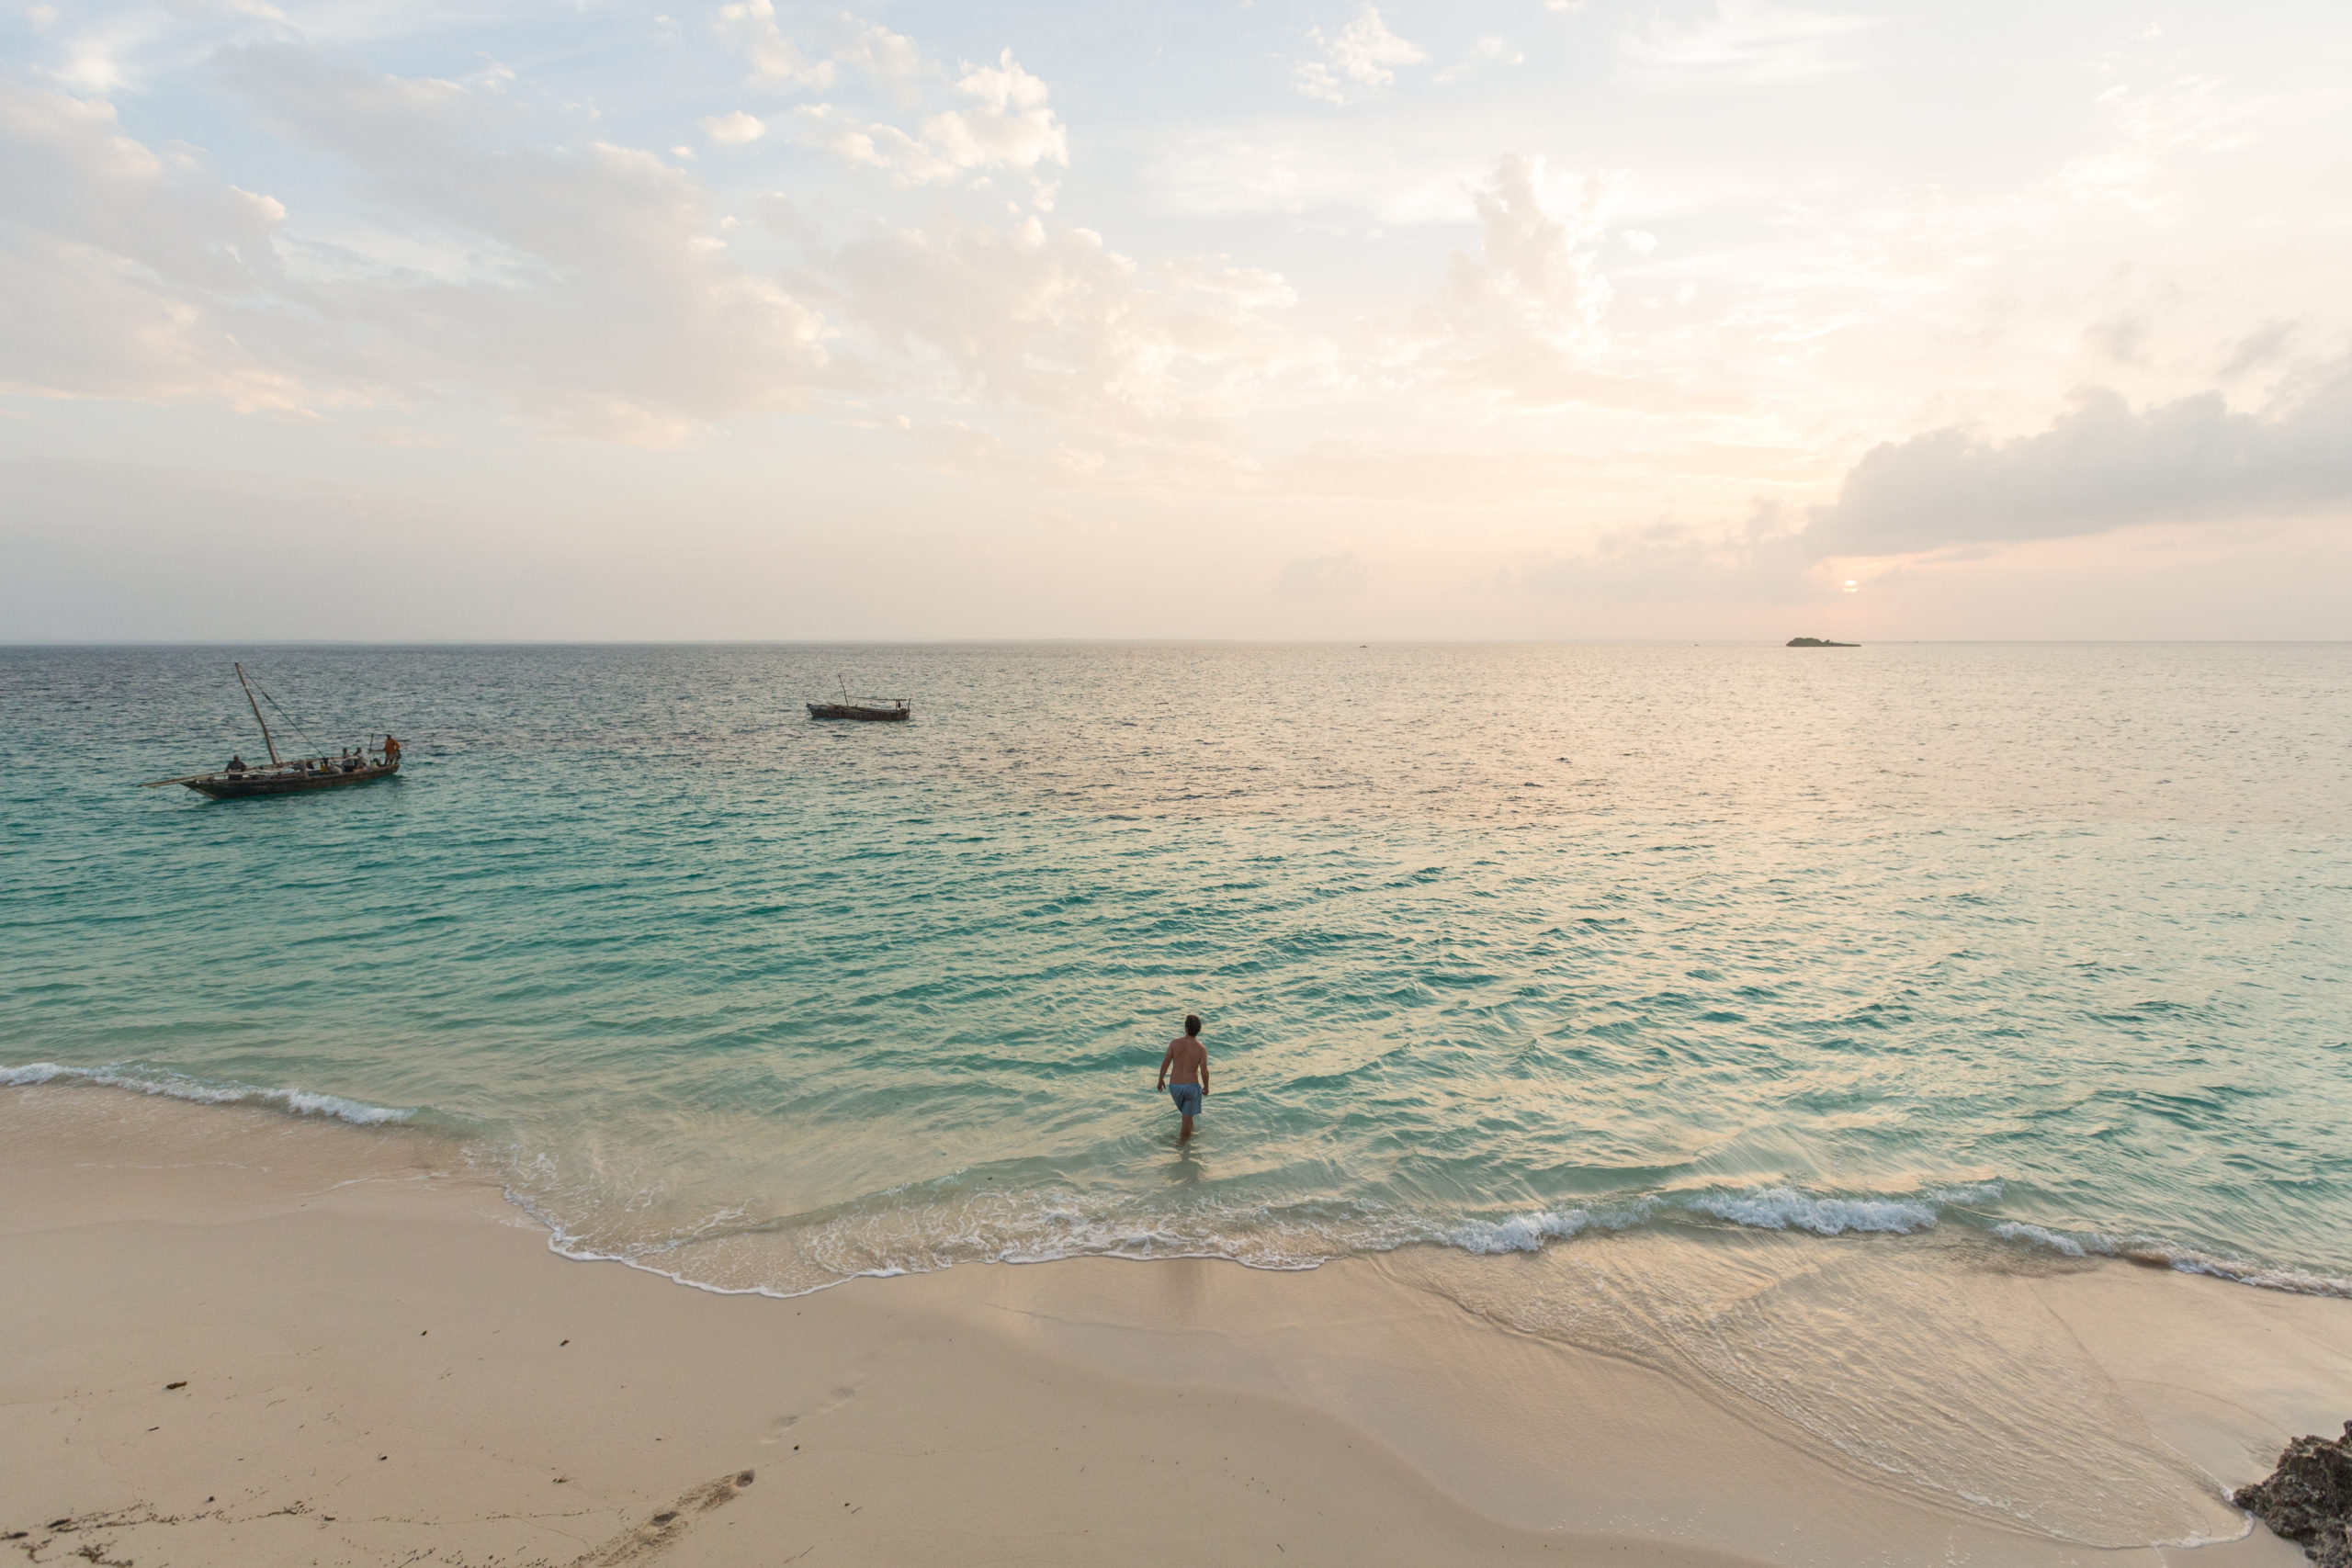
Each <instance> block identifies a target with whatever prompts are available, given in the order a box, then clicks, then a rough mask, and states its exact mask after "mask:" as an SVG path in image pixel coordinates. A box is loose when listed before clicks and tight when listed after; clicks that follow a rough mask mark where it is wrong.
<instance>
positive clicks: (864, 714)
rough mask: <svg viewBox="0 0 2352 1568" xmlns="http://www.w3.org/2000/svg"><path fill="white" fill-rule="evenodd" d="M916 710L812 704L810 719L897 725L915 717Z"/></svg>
mask: <svg viewBox="0 0 2352 1568" xmlns="http://www.w3.org/2000/svg"><path fill="white" fill-rule="evenodd" d="M914 711H915V710H914V709H912V708H910V707H906V708H869V707H861V706H859V705H857V704H855V703H810V704H809V717H810V718H854V719H858V720H861V721H862V722H864V723H866V724H896V723H899V722H900V721H901V720H904V719H909V718H911V717H913V716H914Z"/></svg>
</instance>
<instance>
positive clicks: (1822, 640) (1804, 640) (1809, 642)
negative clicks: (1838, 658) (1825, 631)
mask: <svg viewBox="0 0 2352 1568" xmlns="http://www.w3.org/2000/svg"><path fill="white" fill-rule="evenodd" d="M1861 646H1862V645H1861V644H1860V643H1859V642H1831V641H1830V640H1829V639H1828V638H1826V637H1791V638H1789V640H1788V641H1786V642H1784V643H1782V644H1781V647H1782V648H1860V647H1861Z"/></svg>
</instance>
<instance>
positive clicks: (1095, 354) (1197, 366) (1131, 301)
mask: <svg viewBox="0 0 2352 1568" xmlns="http://www.w3.org/2000/svg"><path fill="white" fill-rule="evenodd" d="M831 272H832V273H833V275H834V276H836V277H837V278H838V279H839V280H840V287H841V288H842V295H841V299H842V305H843V308H844V309H845V310H846V311H847V312H848V313H849V315H850V316H851V317H852V318H853V319H854V320H855V321H858V322H859V323H860V324H862V325H864V326H865V328H866V329H867V330H868V331H869V332H870V333H873V334H874V336H875V337H876V339H877V340H878V341H880V342H881V343H883V344H888V345H892V346H895V347H899V348H900V349H903V350H905V351H908V352H910V353H914V354H921V355H928V356H930V358H931V359H932V361H933V363H934V364H936V365H937V366H938V367H940V372H941V375H942V378H943V379H944V383H945V384H946V386H947V387H948V388H949V389H955V390H959V391H963V392H967V393H970V394H974V395H977V396H978V397H980V398H982V399H984V400H988V401H991V402H998V403H1003V404H1008V405H1012V406H1014V407H1017V408H1021V409H1024V410H1027V411H1030V412H1037V413H1043V414H1046V415H1048V416H1050V417H1052V418H1054V419H1055V420H1057V422H1059V423H1062V424H1063V425H1064V426H1065V427H1067V428H1069V429H1071V430H1075V431H1084V432H1091V433H1093V434H1096V435H1099V436H1103V437H1118V438H1121V439H1133V438H1141V437H1147V436H1148V438H1150V439H1152V440H1175V441H1180V442H1181V441H1187V440H1192V441H1199V440H1206V439H1210V438H1212V437H1213V436H1215V435H1217V434H1221V429H1222V425H1223V423H1224V422H1226V421H1228V420H1230V419H1231V418H1233V417H1235V416H1236V415H1238V414H1239V413H1241V412H1245V411H1246V410H1247V409H1248V407H1249V406H1250V402H1251V401H1252V400H1253V398H1254V396H1255V395H1256V391H1257V389H1258V388H1259V387H1260V386H1261V385H1262V383H1263V381H1264V379H1265V378H1267V377H1268V376H1270V375H1271V374H1272V373H1273V372H1274V371H1275V370H1276V369H1278V368H1280V367H1281V366H1282V365H1283V363H1284V360H1283V334H1282V333H1281V331H1280V329H1279V328H1278V327H1277V325H1276V324H1275V323H1274V321H1272V319H1271V318H1270V317H1269V316H1268V315H1267V312H1268V311H1271V310H1284V309H1287V308H1288V307H1289V305H1290V304H1291V303H1292V302H1293V295H1292V293H1291V290H1290V287H1289V285H1288V284H1287V283H1285V282H1284V281H1283V278H1282V277H1281V276H1279V275H1276V274H1272V273H1267V272H1261V271H1257V270H1252V269H1246V268H1234V267H1228V266H1223V265H1213V264H1210V263H1205V262H1178V263H1169V264H1163V265H1159V266H1154V267H1146V266H1142V265H1138V264H1137V263H1136V262H1135V261H1134V260H1132V259H1131V258H1129V257H1127V256H1125V255H1122V254H1119V253H1117V252H1115V251H1114V250H1112V249H1110V248H1109V247H1108V246H1107V245H1105V244H1104V243H1103V237H1102V236H1101V235H1100V234H1097V233H1095V232H1094V231H1091V230H1088V229H1080V228H1051V227H1048V225H1047V224H1046V222H1045V220H1042V219H1039V218H1037V217H1034V216H1033V217H1030V218H1028V219H1025V220H1023V221H1022V222H1020V223H1017V224H1014V225H1012V226H1011V227H1009V228H996V227H991V226H989V225H987V224H977V223H970V222H967V221H965V220H961V219H959V218H956V217H953V216H950V215H940V216H935V217H934V218H933V219H932V220H930V221H929V222H927V223H925V224H923V225H922V226H920V227H910V228H891V227H883V226H876V228H875V229H873V230H872V231H869V232H868V233H866V234H865V235H864V236H863V237H861V238H859V239H858V240H856V241H854V242H853V243H850V244H849V245H847V246H846V247H844V248H843V249H842V252H841V253H840V254H838V255H837V256H835V257H834V258H833V260H832V264H831Z"/></svg>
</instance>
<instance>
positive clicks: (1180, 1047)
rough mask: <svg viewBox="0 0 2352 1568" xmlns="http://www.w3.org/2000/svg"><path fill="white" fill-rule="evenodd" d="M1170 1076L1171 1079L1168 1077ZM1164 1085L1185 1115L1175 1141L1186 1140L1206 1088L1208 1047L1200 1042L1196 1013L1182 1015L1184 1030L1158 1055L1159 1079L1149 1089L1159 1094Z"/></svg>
mask: <svg viewBox="0 0 2352 1568" xmlns="http://www.w3.org/2000/svg"><path fill="white" fill-rule="evenodd" d="M1171 1077H1172V1078H1173V1079H1174V1080H1175V1081H1174V1082H1173V1083H1171V1082H1170V1081H1169V1080H1170V1078H1171ZM1161 1089H1166V1090H1167V1091H1168V1098H1169V1099H1170V1100H1174V1101H1175V1102H1176V1110H1177V1112H1178V1113H1179V1114H1180V1115H1182V1117H1183V1118H1184V1125H1183V1127H1182V1130H1181V1131H1179V1132H1178V1133H1177V1134H1176V1141H1177V1142H1178V1143H1180V1144H1181V1143H1184V1142H1187V1141H1188V1140H1190V1139H1191V1137H1192V1135H1193V1117H1195V1116H1198V1115H1199V1114H1200V1113H1201V1101H1202V1100H1203V1099H1204V1098H1205V1097H1206V1095H1207V1094H1208V1092H1209V1049H1208V1047H1207V1046H1205V1045H1204V1044H1202V1043H1201V1019H1200V1015H1199V1014H1198V1013H1186V1014H1185V1015H1184V1032H1183V1033H1182V1034H1180V1035H1178V1036H1177V1037H1176V1038H1175V1039H1173V1040H1170V1042H1169V1043H1168V1049H1167V1050H1166V1051H1165V1052H1164V1053H1162V1054H1161V1055H1160V1058H1159V1082H1158V1083H1157V1084H1154V1085H1153V1086H1152V1090H1151V1092H1152V1093H1154V1094H1158V1093H1159V1091H1160V1090H1161Z"/></svg>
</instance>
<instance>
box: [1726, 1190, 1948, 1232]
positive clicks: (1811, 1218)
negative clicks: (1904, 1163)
mask: <svg viewBox="0 0 2352 1568" xmlns="http://www.w3.org/2000/svg"><path fill="white" fill-rule="evenodd" d="M1686 1207H1688V1208H1690V1209H1692V1210H1694V1211H1695V1212H1697V1213H1702V1214H1713V1216H1714V1217H1715V1218H1717V1219H1719V1220H1729V1221H1731V1222H1732V1223H1733V1224H1741V1225H1749V1226H1753V1227H1755V1228H1756V1229H1758V1230H1771V1231H1781V1230H1787V1229H1789V1228H1790V1227H1791V1226H1792V1225H1793V1226H1795V1227H1796V1228H1797V1229H1799V1230H1808V1231H1811V1232H1813V1233H1814V1234H1815V1235H1843V1234H1845V1233H1846V1232H1848V1231H1875V1232H1894V1233H1895V1234H1898V1235H1909V1234H1910V1233H1911V1232H1913V1231H1923V1230H1928V1229H1930V1228H1932V1227H1933V1226H1934V1224H1935V1223H1936V1210H1935V1205H1934V1204H1932V1203H1927V1202H1920V1201H1915V1200H1911V1199H1905V1198H1816V1197H1815V1196H1813V1195H1812V1194H1811V1193H1807V1192H1800V1191H1798V1190H1796V1189H1795V1188H1793V1187H1770V1188H1766V1189H1764V1190H1761V1191H1756V1192H1747V1193H1742V1194H1739V1195H1736V1196H1734V1195H1729V1194H1710V1195H1709V1196H1706V1197H1703V1198H1692V1199H1690V1200H1688V1201H1687V1203H1686Z"/></svg>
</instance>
